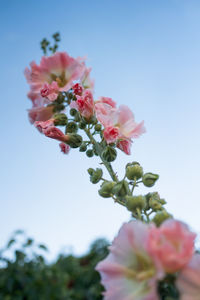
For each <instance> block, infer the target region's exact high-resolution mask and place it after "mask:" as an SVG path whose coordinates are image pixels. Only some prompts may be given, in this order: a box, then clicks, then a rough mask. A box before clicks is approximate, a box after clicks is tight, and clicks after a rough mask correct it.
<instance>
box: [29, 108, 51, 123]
mask: <svg viewBox="0 0 200 300" xmlns="http://www.w3.org/2000/svg"><path fill="white" fill-rule="evenodd" d="M52 115H53V106H46V107H42V106H41V107H33V108H32V109H29V110H28V116H29V121H30V122H31V123H32V124H33V123H34V122H36V121H47V120H49V119H50V118H51V117H52Z"/></svg>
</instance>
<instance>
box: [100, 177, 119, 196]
mask: <svg viewBox="0 0 200 300" xmlns="http://www.w3.org/2000/svg"><path fill="white" fill-rule="evenodd" d="M114 185H115V182H114V181H105V182H103V183H102V185H101V188H100V189H99V191H98V193H99V195H100V196H101V197H103V198H109V197H111V196H112V189H113V187H114Z"/></svg>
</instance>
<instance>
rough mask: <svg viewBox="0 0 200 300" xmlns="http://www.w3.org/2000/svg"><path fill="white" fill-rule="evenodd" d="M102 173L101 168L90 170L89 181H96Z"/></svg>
mask: <svg viewBox="0 0 200 300" xmlns="http://www.w3.org/2000/svg"><path fill="white" fill-rule="evenodd" d="M102 175H103V171H102V169H98V168H97V169H96V170H94V171H93V172H92V174H91V175H90V181H91V182H92V183H98V182H99V181H100V180H101V178H102Z"/></svg>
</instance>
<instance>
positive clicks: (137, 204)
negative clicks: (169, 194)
mask: <svg viewBox="0 0 200 300" xmlns="http://www.w3.org/2000/svg"><path fill="white" fill-rule="evenodd" d="M126 207H127V209H128V210H130V211H134V210H136V208H139V209H140V210H142V209H144V208H145V207H146V198H145V197H144V196H142V195H139V196H126Z"/></svg>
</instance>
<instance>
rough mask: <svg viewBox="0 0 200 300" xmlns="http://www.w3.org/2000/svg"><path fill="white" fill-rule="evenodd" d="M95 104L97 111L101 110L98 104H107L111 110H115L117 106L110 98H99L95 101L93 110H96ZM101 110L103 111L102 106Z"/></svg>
mask: <svg viewBox="0 0 200 300" xmlns="http://www.w3.org/2000/svg"><path fill="white" fill-rule="evenodd" d="M96 104H97V110H98V109H101V105H99V104H108V105H110V106H111V107H112V108H115V107H116V106H117V104H116V102H115V101H114V100H113V99H112V98H109V97H100V98H99V100H97V101H96V102H95V108H96ZM102 109H103V110H104V108H103V106H102Z"/></svg>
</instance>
